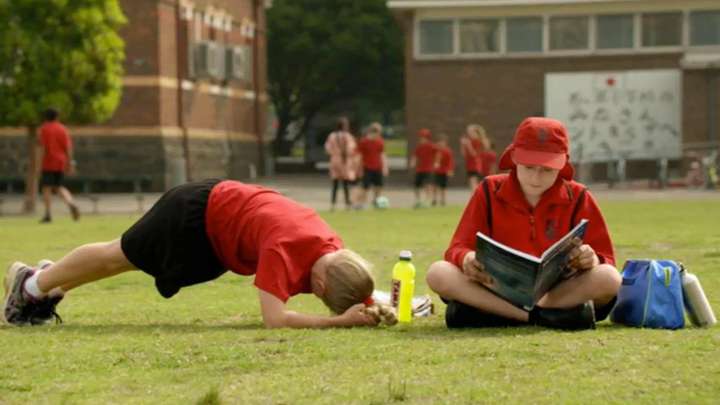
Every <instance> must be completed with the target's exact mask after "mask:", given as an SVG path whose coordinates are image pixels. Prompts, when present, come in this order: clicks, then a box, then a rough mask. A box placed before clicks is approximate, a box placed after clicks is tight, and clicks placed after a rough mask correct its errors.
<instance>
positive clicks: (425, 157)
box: [410, 128, 435, 208]
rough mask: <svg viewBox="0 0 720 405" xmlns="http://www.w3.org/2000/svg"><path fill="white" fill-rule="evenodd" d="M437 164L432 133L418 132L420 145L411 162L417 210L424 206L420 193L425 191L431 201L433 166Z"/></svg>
mask: <svg viewBox="0 0 720 405" xmlns="http://www.w3.org/2000/svg"><path fill="white" fill-rule="evenodd" d="M434 164H435V145H434V144H433V143H432V132H430V130H429V129H427V128H423V129H421V130H420V131H418V144H417V146H416V147H415V152H414V153H413V157H412V159H411V160H410V167H415V208H421V207H422V206H423V205H424V204H423V201H422V198H421V195H420V191H421V190H422V191H424V194H425V198H426V199H427V200H429V199H430V198H431V195H432V184H431V183H430V181H431V180H432V177H431V176H432V173H433V165H434Z"/></svg>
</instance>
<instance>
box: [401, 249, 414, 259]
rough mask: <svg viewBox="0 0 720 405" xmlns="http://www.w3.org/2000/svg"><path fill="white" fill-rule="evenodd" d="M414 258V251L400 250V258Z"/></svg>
mask: <svg viewBox="0 0 720 405" xmlns="http://www.w3.org/2000/svg"><path fill="white" fill-rule="evenodd" d="M411 259H412V252H411V251H409V250H401V251H400V260H411Z"/></svg>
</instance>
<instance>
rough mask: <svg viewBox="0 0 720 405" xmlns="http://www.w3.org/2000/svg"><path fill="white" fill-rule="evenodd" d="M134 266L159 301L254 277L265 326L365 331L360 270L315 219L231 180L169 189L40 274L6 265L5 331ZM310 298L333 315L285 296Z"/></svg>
mask: <svg viewBox="0 0 720 405" xmlns="http://www.w3.org/2000/svg"><path fill="white" fill-rule="evenodd" d="M134 269H140V270H142V271H143V272H145V273H147V274H148V275H150V276H152V277H153V278H154V279H155V286H156V288H157V290H158V292H159V293H160V294H161V295H162V296H163V297H165V298H170V297H172V296H173V295H175V294H176V293H177V292H178V291H179V290H180V289H181V288H183V287H186V286H189V285H193V284H197V283H202V282H205V281H210V280H213V279H215V278H217V277H219V276H220V275H221V274H223V273H224V272H225V271H226V269H230V270H231V271H232V272H234V273H237V274H240V275H247V276H249V275H254V276H255V283H254V284H255V287H257V289H258V295H259V300H260V309H261V311H262V317H263V322H264V324H265V326H267V327H270V328H274V327H295V328H319V327H330V326H374V325H377V323H378V319H377V318H375V317H373V316H372V315H371V314H369V313H368V311H367V309H366V306H365V305H364V304H363V302H369V301H368V298H369V297H370V296H371V294H372V292H373V288H374V283H373V279H372V277H371V275H370V273H369V264H368V262H366V261H365V260H364V259H362V258H361V257H360V256H358V255H357V254H356V253H354V252H352V251H350V250H347V249H344V248H343V242H342V241H341V240H340V238H339V237H338V235H337V234H336V233H335V232H333V231H332V230H331V229H330V227H329V226H328V225H327V224H326V223H325V222H324V221H323V220H322V219H321V218H320V217H319V216H318V215H317V213H315V211H313V210H311V209H309V208H306V207H304V206H302V205H300V204H298V203H296V202H294V201H292V200H290V199H287V198H285V197H283V196H282V195H280V194H279V193H277V192H275V191H273V190H269V189H265V188H262V187H258V186H253V185H248V184H242V183H239V182H236V181H220V180H206V181H203V182H197V183H189V184H185V185H182V186H179V187H176V188H174V189H172V190H170V191H168V192H167V193H165V195H163V197H162V198H161V199H160V200H159V201H158V202H157V203H156V204H155V205H154V206H153V207H152V209H151V210H150V211H148V212H147V213H146V214H145V216H143V217H142V218H140V220H138V222H137V223H135V224H134V225H133V226H132V227H130V229H128V230H127V231H126V232H125V233H124V234H123V235H122V237H121V238H120V239H116V240H114V241H110V242H101V243H92V244H88V245H84V246H81V247H79V248H77V249H75V250H73V251H72V252H70V253H69V254H68V255H66V256H65V257H63V258H62V259H60V260H59V261H58V262H57V263H54V264H52V265H50V266H49V267H48V268H46V269H35V268H31V267H29V266H27V265H25V264H23V263H19V262H16V263H15V264H13V265H11V266H10V268H9V269H8V271H7V274H6V276H5V290H6V295H5V307H4V316H5V320H6V321H7V322H8V323H11V324H15V325H25V324H40V323H44V322H46V321H48V320H50V319H51V318H52V317H53V316H56V317H57V314H56V312H55V307H56V305H57V303H58V302H59V301H60V300H61V299H62V297H63V295H64V294H65V293H66V292H68V291H70V290H72V289H73V288H75V287H78V286H80V285H83V284H86V283H89V282H92V281H96V280H100V279H103V278H107V277H112V276H115V275H118V274H120V273H123V272H126V271H130V270H134ZM300 293H312V294H314V295H315V296H317V297H318V298H320V299H321V300H322V301H323V302H324V303H325V305H326V306H327V307H328V308H329V309H330V310H331V311H332V312H333V313H334V314H336V315H334V316H329V317H328V316H318V315H310V314H302V313H298V312H294V311H291V310H289V309H287V308H286V306H285V303H286V302H287V300H288V299H289V298H290V297H292V296H294V295H297V294H300Z"/></svg>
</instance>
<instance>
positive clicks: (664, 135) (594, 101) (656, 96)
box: [545, 70, 682, 162]
mask: <svg viewBox="0 0 720 405" xmlns="http://www.w3.org/2000/svg"><path fill="white" fill-rule="evenodd" d="M680 80H681V74H680V71H679V70H628V71H622V72H584V73H548V74H546V75H545V111H546V115H547V116H548V117H550V118H555V119H558V120H560V121H562V122H563V123H565V125H566V126H567V128H568V132H569V134H570V148H571V152H570V156H571V158H572V160H573V161H575V162H606V161H609V160H616V159H619V158H624V159H628V160H630V159H659V158H670V159H672V158H679V157H680V155H681V153H682V149H681V148H682V139H681V138H682V136H681V135H682V133H681V121H680V113H681V111H680V109H681V107H682V106H681V100H682V90H681V87H680Z"/></svg>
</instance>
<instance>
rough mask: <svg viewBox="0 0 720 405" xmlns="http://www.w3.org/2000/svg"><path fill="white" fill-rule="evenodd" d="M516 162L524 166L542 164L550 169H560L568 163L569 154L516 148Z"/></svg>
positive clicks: (514, 157)
mask: <svg viewBox="0 0 720 405" xmlns="http://www.w3.org/2000/svg"><path fill="white" fill-rule="evenodd" d="M512 158H513V160H514V161H515V163H519V164H521V165H524V166H542V167H547V168H550V169H555V170H560V169H562V168H563V167H565V163H567V155H565V154H564V153H553V152H540V151H536V150H528V149H521V148H515V150H514V151H513V154H512Z"/></svg>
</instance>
